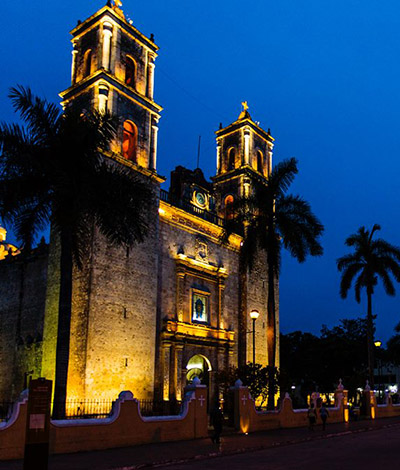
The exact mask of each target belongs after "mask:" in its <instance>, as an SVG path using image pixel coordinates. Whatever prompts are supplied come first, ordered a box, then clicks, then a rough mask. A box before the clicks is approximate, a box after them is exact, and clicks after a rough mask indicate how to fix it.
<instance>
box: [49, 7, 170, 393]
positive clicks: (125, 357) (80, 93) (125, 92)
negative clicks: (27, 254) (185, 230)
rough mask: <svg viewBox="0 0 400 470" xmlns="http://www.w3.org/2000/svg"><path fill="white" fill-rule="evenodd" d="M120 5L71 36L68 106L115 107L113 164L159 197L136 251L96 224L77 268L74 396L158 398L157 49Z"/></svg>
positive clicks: (53, 284)
mask: <svg viewBox="0 0 400 470" xmlns="http://www.w3.org/2000/svg"><path fill="white" fill-rule="evenodd" d="M121 5H122V4H121V1H120V0H114V2H113V3H111V1H109V2H108V3H107V5H106V6H104V7H103V8H101V9H100V10H99V11H97V12H96V13H94V14H93V15H92V16H90V17H89V18H88V19H86V20H85V21H83V22H79V23H78V25H77V26H76V27H75V28H74V29H73V30H72V32H71V34H72V44H73V52H72V54H73V59H72V71H71V78H72V83H71V86H70V87H69V88H68V89H67V90H65V91H64V92H62V93H61V97H62V100H63V101H62V104H63V106H64V107H68V106H69V105H70V104H72V103H74V104H76V105H77V106H78V107H79V109H82V110H84V109H86V110H93V109H96V110H98V111H100V112H104V111H105V110H109V111H110V112H112V113H113V114H114V115H116V116H118V117H119V119H120V124H119V129H118V135H117V137H116V138H115V140H114V142H112V144H111V148H110V152H109V153H107V154H106V155H105V158H108V157H109V158H110V159H112V161H113V162H116V163H119V164H121V165H125V166H126V167H127V168H129V169H130V170H132V172H134V173H135V176H136V177H137V179H138V180H140V181H145V182H147V183H149V186H150V189H151V190H152V191H153V194H154V197H153V198H152V200H151V202H150V204H149V206H148V207H147V208H146V212H145V216H146V217H147V226H148V231H147V236H146V237H145V239H144V241H143V242H142V243H140V244H137V245H135V246H133V247H129V248H126V247H117V246H114V245H113V244H110V243H109V242H108V241H107V239H106V238H105V237H104V236H103V235H102V234H101V233H100V231H99V230H98V227H96V226H95V225H94V224H92V223H88V233H90V234H91V235H90V241H89V242H88V245H87V247H86V249H85V256H86V257H85V259H84V262H83V263H82V264H83V268H82V270H78V269H74V273H73V286H72V312H71V331H70V352H69V365H68V386H67V397H68V399H76V398H85V397H86V398H92V397H101V398H105V399H114V398H115V397H117V396H118V394H119V393H120V391H121V390H133V391H135V395H136V396H139V397H140V398H148V399H150V398H152V397H153V392H154V378H155V360H154V358H155V356H156V340H157V315H156V312H157V295H158V277H157V275H154V273H157V272H158V260H159V253H158V245H159V213H158V208H159V185H160V183H161V182H162V181H163V180H164V179H163V178H162V177H161V176H159V175H158V174H157V171H156V165H157V160H156V156H157V131H158V120H159V118H160V112H161V107H160V106H159V105H158V104H157V103H156V102H155V101H154V68H155V65H154V61H155V59H156V57H157V51H158V47H157V46H156V44H155V43H154V38H153V37H150V38H148V37H146V36H145V35H143V34H142V33H141V32H139V31H138V30H137V29H136V28H135V27H134V26H133V25H132V24H131V21H130V20H128V19H127V18H126V17H125V15H124V13H123V11H122V9H121ZM58 293H59V247H58V245H57V242H56V241H54V242H53V241H52V242H51V243H50V262H49V270H48V280H47V299H46V311H45V325H44V342H43V360H42V372H43V374H44V375H45V376H46V377H49V378H54V376H55V351H56V344H57V322H58V295H59V294H58Z"/></svg>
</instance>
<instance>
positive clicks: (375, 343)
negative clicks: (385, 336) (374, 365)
mask: <svg viewBox="0 0 400 470" xmlns="http://www.w3.org/2000/svg"><path fill="white" fill-rule="evenodd" d="M374 345H375V347H377V348H380V347H381V346H382V341H375V342H374Z"/></svg>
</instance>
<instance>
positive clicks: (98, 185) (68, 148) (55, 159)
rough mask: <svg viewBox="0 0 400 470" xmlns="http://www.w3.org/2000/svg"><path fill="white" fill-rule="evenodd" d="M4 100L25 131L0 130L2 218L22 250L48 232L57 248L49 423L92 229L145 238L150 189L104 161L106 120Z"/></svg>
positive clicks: (23, 99)
mask: <svg viewBox="0 0 400 470" xmlns="http://www.w3.org/2000/svg"><path fill="white" fill-rule="evenodd" d="M9 96H10V98H11V100H12V104H13V107H14V109H15V110H16V111H17V112H19V114H20V116H21V118H22V121H23V122H24V123H25V127H23V126H20V125H17V124H12V125H7V124H5V123H1V124H0V181H1V184H0V216H1V217H2V218H3V220H4V221H5V222H6V223H10V224H11V225H13V227H14V232H15V234H16V236H17V238H18V239H19V240H20V241H21V242H22V243H23V246H24V248H25V250H30V249H31V247H32V244H33V241H34V238H35V236H36V235H37V234H38V233H39V232H40V231H42V230H43V229H45V228H46V227H47V226H48V225H49V224H50V226H51V230H52V232H53V233H54V234H55V235H56V236H57V237H58V239H59V241H60V294H59V309H58V334H57V350H56V374H55V391H54V402H55V407H54V416H55V417H56V418H62V417H63V416H64V415H65V399H66V385H67V374H68V363H69V341H70V321H71V298H72V274H73V267H74V265H75V266H76V267H77V268H78V269H79V268H81V267H82V262H83V257H84V248H85V247H86V246H88V241H89V236H90V233H91V227H93V226H94V225H95V226H96V227H97V228H98V230H99V231H100V233H102V234H103V235H104V236H105V237H106V238H107V240H108V241H109V242H110V243H112V244H115V245H127V246H131V245H133V244H134V243H135V242H136V241H142V240H143V238H144V236H145V234H146V231H147V220H146V217H145V214H146V213H147V210H146V207H148V206H147V204H150V203H151V200H152V199H153V197H152V193H151V191H150V189H149V187H148V186H147V185H146V184H144V183H142V182H140V181H139V180H138V179H137V178H136V177H135V176H134V175H133V172H131V171H129V170H128V169H127V168H126V167H124V166H122V165H120V164H118V163H117V162H116V161H114V160H112V159H109V158H105V157H104V154H105V153H107V151H108V149H109V144H110V141H111V140H112V139H113V138H114V136H115V135H116V129H117V126H118V121H117V120H116V118H115V117H113V116H111V115H110V114H109V113H105V114H100V113H98V112H88V111H84V112H82V110H81V109H77V108H76V107H75V106H71V107H68V108H67V109H65V111H64V112H61V111H60V110H59V109H58V107H57V106H55V105H54V104H51V103H49V102H47V101H46V100H43V99H40V98H38V97H36V96H34V95H33V94H32V92H31V91H30V89H29V88H28V89H25V88H23V87H21V86H19V87H17V88H12V89H11V92H10V95H9Z"/></svg>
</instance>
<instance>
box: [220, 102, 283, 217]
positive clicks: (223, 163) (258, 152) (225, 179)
mask: <svg viewBox="0 0 400 470" xmlns="http://www.w3.org/2000/svg"><path fill="white" fill-rule="evenodd" d="M242 106H243V109H242V112H241V113H240V115H239V117H238V119H237V120H236V121H235V122H233V123H232V124H230V125H229V126H227V127H225V128H223V127H222V125H221V127H220V129H219V130H218V131H217V132H216V136H217V175H216V176H215V177H214V178H213V181H214V188H215V192H216V196H217V207H218V209H219V215H220V216H221V217H224V216H227V215H228V216H229V210H228V209H229V205H230V204H232V203H233V202H234V200H236V199H237V198H240V197H244V196H245V195H248V194H250V191H251V188H252V186H254V184H257V181H258V182H263V181H266V179H267V178H268V175H269V174H270V173H271V168H272V149H273V146H274V139H273V137H271V135H270V132H269V130H268V132H266V131H264V130H263V129H262V128H261V127H260V125H259V123H257V122H255V121H253V119H252V118H251V116H250V113H249V107H248V104H247V102H246V101H245V102H243V103H242Z"/></svg>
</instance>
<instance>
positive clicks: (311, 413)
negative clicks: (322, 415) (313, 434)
mask: <svg viewBox="0 0 400 470" xmlns="http://www.w3.org/2000/svg"><path fill="white" fill-rule="evenodd" d="M307 416H308V423H309V430H310V431H314V424H315V422H316V421H317V413H316V412H315V408H314V403H311V404H310V408H308V412H307Z"/></svg>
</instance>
